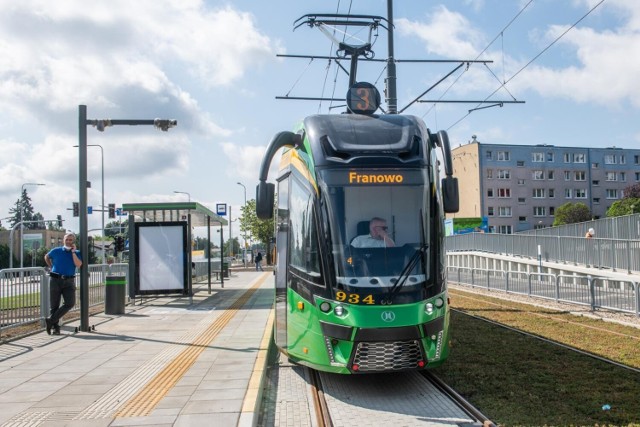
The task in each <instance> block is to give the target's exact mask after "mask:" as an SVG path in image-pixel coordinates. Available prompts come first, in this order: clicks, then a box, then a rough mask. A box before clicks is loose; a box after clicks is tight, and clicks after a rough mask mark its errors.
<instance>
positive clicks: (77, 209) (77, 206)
mask: <svg viewBox="0 0 640 427" xmlns="http://www.w3.org/2000/svg"><path fill="white" fill-rule="evenodd" d="M73 216H80V203H78V202H73Z"/></svg>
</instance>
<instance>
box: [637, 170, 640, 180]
mask: <svg viewBox="0 0 640 427" xmlns="http://www.w3.org/2000/svg"><path fill="white" fill-rule="evenodd" d="M636 181H640V172H636Z"/></svg>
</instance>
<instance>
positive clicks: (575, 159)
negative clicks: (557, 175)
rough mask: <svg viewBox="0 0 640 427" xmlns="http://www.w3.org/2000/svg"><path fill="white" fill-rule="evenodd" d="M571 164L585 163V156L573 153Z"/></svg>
mask: <svg viewBox="0 0 640 427" xmlns="http://www.w3.org/2000/svg"><path fill="white" fill-rule="evenodd" d="M573 163H586V156H585V155H584V153H575V154H574V155H573Z"/></svg>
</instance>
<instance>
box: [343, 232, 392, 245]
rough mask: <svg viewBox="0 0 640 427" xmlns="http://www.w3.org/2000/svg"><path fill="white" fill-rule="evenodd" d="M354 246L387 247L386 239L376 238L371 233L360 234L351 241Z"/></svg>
mask: <svg viewBox="0 0 640 427" xmlns="http://www.w3.org/2000/svg"><path fill="white" fill-rule="evenodd" d="M351 246H353V247H354V248H385V247H386V246H387V245H386V244H385V241H384V239H374V238H373V237H371V234H367V235H366V236H365V235H362V236H358V237H356V238H355V239H353V241H352V242H351Z"/></svg>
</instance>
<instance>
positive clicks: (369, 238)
mask: <svg viewBox="0 0 640 427" xmlns="http://www.w3.org/2000/svg"><path fill="white" fill-rule="evenodd" d="M387 231H388V227H387V221H386V220H385V219H382V218H378V217H374V218H371V221H369V234H366V235H361V236H357V237H356V238H354V239H353V241H352V242H351V246H353V247H354V248H391V247H394V246H395V245H396V244H395V242H394V241H393V239H392V238H391V236H389V234H388V233H387Z"/></svg>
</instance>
